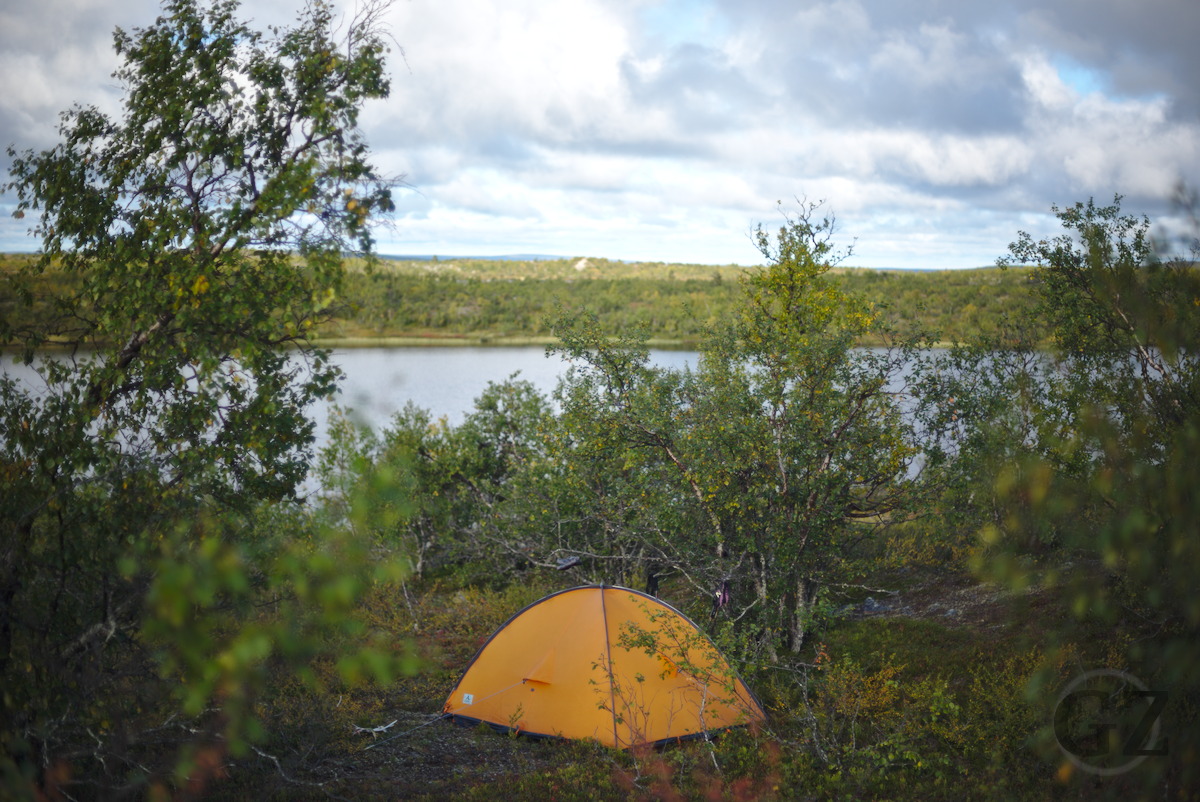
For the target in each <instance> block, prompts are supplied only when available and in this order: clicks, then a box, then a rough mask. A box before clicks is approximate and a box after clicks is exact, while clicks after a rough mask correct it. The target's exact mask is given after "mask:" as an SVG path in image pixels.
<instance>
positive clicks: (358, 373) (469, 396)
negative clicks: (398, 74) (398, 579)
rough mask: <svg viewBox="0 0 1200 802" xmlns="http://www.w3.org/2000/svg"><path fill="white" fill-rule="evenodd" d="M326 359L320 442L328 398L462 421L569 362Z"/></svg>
mask: <svg viewBox="0 0 1200 802" xmlns="http://www.w3.org/2000/svg"><path fill="white" fill-rule="evenodd" d="M650 358H651V362H652V363H653V364H656V365H661V366H664V367H682V366H683V365H685V364H690V365H695V364H696V360H697V354H696V352H695V351H664V350H654V351H651V353H650ZM0 360H2V361H3V367H0V371H2V372H4V373H8V374H11V375H15V376H17V377H18V378H19V379H21V380H23V381H25V382H27V383H29V384H30V385H31V386H33V387H35V388H36V387H38V386H40V385H41V380H40V379H39V378H38V375H37V373H36V372H35V371H34V370H32V369H31V368H28V367H25V366H24V365H20V364H15V363H14V362H13V359H12V355H10V354H3V355H0ZM333 361H334V363H336V364H337V365H339V366H340V367H341V368H342V371H343V372H344V373H345V378H344V379H342V382H341V385H340V387H341V391H340V392H339V393H338V396H337V397H336V398H335V399H334V400H333V401H332V402H330V403H327V404H322V405H320V406H319V407H317V408H316V409H314V410H313V414H314V417H315V420H316V422H317V441H318V444H322V443H324V441H325V432H326V429H327V425H326V424H327V421H328V417H329V409H330V406H331V405H332V404H336V405H338V406H340V407H344V408H347V409H350V410H351V412H352V415H353V416H354V418H355V419H356V420H357V421H359V422H361V423H363V424H366V425H367V426H370V427H371V428H373V429H375V430H376V431H378V430H379V429H381V428H383V427H384V426H385V425H386V424H387V423H388V422H389V421H390V420H391V418H392V416H393V415H395V414H396V413H397V412H399V411H400V410H402V409H404V406H405V404H407V403H408V402H409V401H411V402H413V403H414V404H416V405H417V406H418V407H421V408H423V409H426V410H429V412H430V413H432V415H433V416H434V417H435V418H441V417H445V418H446V419H447V420H448V421H449V422H450V423H452V424H458V423H461V422H462V420H463V418H465V417H466V415H467V413H469V412H470V411H471V410H472V409H473V408H474V404H475V399H476V398H478V397H479V395H480V394H481V393H482V392H483V391H484V389H485V388H486V387H487V385H488V383H489V382H501V381H504V380H505V379H507V378H508V377H509V376H512V375H513V374H514V373H515V374H517V378H518V379H523V380H525V381H528V382H530V383H532V384H533V386H534V387H536V388H537V389H538V390H539V391H541V392H542V393H544V394H546V395H549V394H550V392H551V391H552V390H553V389H554V387H555V385H557V383H558V379H559V377H560V376H562V375H563V374H564V373H565V372H566V370H567V367H568V363H567V362H566V361H565V360H564V359H562V358H561V357H559V356H550V357H547V356H546V350H545V349H544V348H541V347H501V346H477V347H472V346H457V345H456V346H421V347H418V348H347V349H342V350H335V351H334V352H333Z"/></svg>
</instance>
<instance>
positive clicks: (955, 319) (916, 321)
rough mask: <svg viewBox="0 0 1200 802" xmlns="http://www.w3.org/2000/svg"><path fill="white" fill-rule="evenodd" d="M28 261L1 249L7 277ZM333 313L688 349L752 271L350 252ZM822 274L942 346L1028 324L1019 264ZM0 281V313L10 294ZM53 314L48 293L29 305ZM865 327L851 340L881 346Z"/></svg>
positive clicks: (448, 329) (381, 332)
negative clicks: (590, 328)
mask: <svg viewBox="0 0 1200 802" xmlns="http://www.w3.org/2000/svg"><path fill="white" fill-rule="evenodd" d="M31 258H32V257H30V256H26V255H17V254H7V255H3V256H0V272H5V273H11V272H13V271H14V270H16V269H17V268H18V267H19V266H20V265H22V264H25V263H27V262H28V261H29V260H30V259H31ZM347 266H348V270H347V272H346V275H345V279H344V286H343V287H342V290H341V293H340V294H339V296H338V297H337V298H336V299H334V301H333V312H334V314H333V317H332V318H331V319H330V320H328V321H326V322H325V323H323V324H322V325H321V328H320V330H319V336H320V338H321V340H322V341H325V342H327V343H328V344H331V345H332V344H336V342H335V341H342V342H343V343H351V342H353V343H360V342H361V343H364V344H367V343H388V342H392V343H395V344H403V345H417V344H420V343H421V342H424V341H438V342H444V341H445V340H447V339H449V340H465V341H469V342H471V343H473V344H474V343H479V342H488V343H498V344H503V343H510V344H521V343H529V344H545V343H549V342H550V341H552V340H553V338H554V333H553V332H552V331H551V325H550V321H551V320H553V319H554V317H555V316H556V315H557V314H558V313H559V312H560V311H561V310H563V309H566V310H568V311H570V310H577V309H587V310H588V311H589V312H590V313H592V314H595V315H596V316H597V318H598V322H599V325H600V327H601V328H602V329H604V330H606V331H609V332H613V333H616V332H620V331H627V330H629V329H630V328H633V327H643V326H644V327H645V329H646V331H647V332H648V334H649V336H650V338H651V340H652V341H653V342H654V343H655V344H656V345H675V346H684V347H690V346H694V345H695V344H697V343H698V342H699V341H700V340H701V339H702V338H703V336H704V333H705V331H706V330H708V329H711V328H712V327H713V326H714V325H717V324H719V323H720V322H722V321H725V320H728V319H729V317H730V316H731V315H733V314H735V313H736V306H737V304H738V301H739V295H738V283H739V281H738V280H739V278H740V277H741V276H742V275H743V274H745V273H748V272H754V271H758V270H762V269H763V268H761V267H739V266H736V265H720V266H714V265H693V264H671V263H661V262H653V263H647V262H619V261H611V260H607V259H596V258H591V257H584V258H571V259H539V260H529V261H518V260H502V259H490V260H488V259H453V260H446V261H438V260H428V261H416V260H400V259H390V258H386V257H384V258H380V259H378V260H377V261H375V262H374V263H373V264H371V265H369V266H368V265H367V264H366V263H364V262H362V261H361V260H350V261H349V263H348V265H347ZM828 275H829V278H830V280H831V281H832V282H833V283H834V284H835V285H836V286H838V287H839V289H841V290H843V291H844V292H847V293H849V294H852V295H856V296H859V297H861V298H862V299H863V300H865V301H866V302H867V303H869V304H872V305H874V306H875V307H876V308H877V309H878V310H879V312H880V313H881V315H882V316H883V318H884V319H886V320H887V321H888V322H890V323H891V325H892V327H893V328H895V329H897V330H902V331H903V330H909V331H915V330H919V331H922V332H931V333H932V334H933V336H934V337H935V338H936V340H937V341H939V342H942V343H952V342H965V341H966V340H968V339H971V338H974V337H978V336H980V335H984V336H995V335H997V334H998V333H999V332H1000V330H1001V328H1002V327H1003V326H1004V325H1005V321H1009V320H1018V319H1021V320H1029V319H1031V318H1032V308H1033V303H1034V297H1035V289H1036V281H1037V278H1036V274H1035V273H1034V271H1032V270H1030V269H1029V268H1025V267H1008V268H1000V267H987V268H972V269H963V270H874V269H870V268H859V267H838V268H834V269H832V270H831V271H830V272H829V274H828ZM39 280H40V281H41V282H44V285H43V289H44V292H43V293H41V294H40V297H41V298H43V299H49V298H52V297H55V296H59V295H66V294H68V293H69V290H70V288H71V282H72V279H71V278H70V275H69V274H67V273H65V272H58V271H49V272H46V273H44V274H42V275H41V276H40V277H39ZM4 286H6V285H3V284H0V312H3V313H4V314H11V313H15V312H16V303H15V301H16V299H14V298H12V297H5V296H4V295H3V289H2V288H3V287H4ZM34 308H35V309H40V314H41V315H42V316H49V315H52V314H53V308H52V305H51V304H50V303H49V301H48V300H45V301H44V302H43V303H42V304H40V305H38V306H35V307H34ZM881 342H882V341H881V340H880V338H879V336H878V335H877V334H876V333H874V332H867V333H865V334H864V335H863V337H862V342H860V345H879V344H881Z"/></svg>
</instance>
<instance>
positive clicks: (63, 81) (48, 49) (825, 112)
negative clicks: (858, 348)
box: [0, 0, 1200, 266]
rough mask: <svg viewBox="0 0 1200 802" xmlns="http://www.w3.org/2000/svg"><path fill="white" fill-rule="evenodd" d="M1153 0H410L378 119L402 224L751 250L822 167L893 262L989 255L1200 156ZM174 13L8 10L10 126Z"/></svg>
mask: <svg viewBox="0 0 1200 802" xmlns="http://www.w3.org/2000/svg"><path fill="white" fill-rule="evenodd" d="M299 1H300V0H247V6H246V11H247V13H248V15H249V16H252V17H257V18H258V19H259V20H260V21H263V22H265V21H268V20H270V21H278V20H280V19H285V18H287V17H289V16H290V13H289V12H288V9H289V8H290V7H291V6H293V5H295V4H298V3H299ZM342 2H343V4H344V5H345V6H346V7H347V8H348V7H350V5H351V0H342ZM1147 2H1148V3H1150V5H1149V6H1146V9H1148V11H1146V10H1144V9H1143V10H1142V11H1136V13H1135V11H1134V10H1130V9H1133V8H1134V6H1131V5H1130V4H1128V3H1125V2H1124V0H1095V2H1091V0H1088V2H1086V3H1085V2H1084V0H1068V2H1064V3H1062V4H1057V5H1050V6H1047V5H1046V4H1044V3H1042V2H1040V0H989V2H982V0H966V2H958V3H949V2H935V3H929V2H917V0H813V1H812V2H805V3H802V4H797V3H794V2H793V1H792V0H736V2H735V0H558V1H556V2H552V3H548V2H544V0H508V1H507V2H504V3H494V2H487V1H486V0H436V2H434V0H400V1H399V2H397V3H396V4H395V5H394V6H393V8H392V9H391V11H390V12H389V17H388V19H389V22H390V24H391V27H392V30H393V33H394V35H395V37H396V39H397V41H398V42H399V44H400V45H401V46H402V47H403V48H404V52H405V56H406V59H405V60H401V59H400V57H399V54H394V58H393V82H392V86H393V91H392V97H391V98H390V99H389V100H388V101H387V102H386V103H379V104H374V105H372V106H371V107H370V108H369V109H368V110H367V113H366V114H365V115H364V116H363V127H364V129H365V131H366V133H367V134H368V137H369V139H370V141H371V142H372V144H373V147H374V151H375V153H376V155H377V161H378V163H379V164H380V166H381V167H382V168H383V169H384V170H385V171H386V172H389V173H392V174H404V175H406V176H407V178H408V180H409V182H410V183H411V184H412V185H413V188H414V191H410V192H405V193H400V195H399V197H400V204H399V205H400V212H401V214H400V215H399V216H398V219H397V221H396V227H395V232H394V233H393V234H387V232H381V236H382V237H386V238H387V239H385V240H384V241H383V242H382V244H381V247H382V248H383V249H384V250H387V251H390V252H414V251H426V252H429V251H432V252H437V253H469V252H473V253H500V252H504V251H506V250H516V251H521V252H531V251H532V252H542V253H570V254H589V255H596V256H611V257H617V258H656V259H662V260H671V259H679V260H685V261H713V262H725V261H731V260H737V261H742V262H749V261H754V260H755V259H756V258H757V254H756V253H755V252H754V250H753V248H752V247H751V246H750V244H749V241H748V240H747V238H746V236H745V235H746V232H747V230H748V229H749V228H750V227H751V226H752V225H753V224H754V223H755V222H757V221H759V220H763V221H766V222H768V223H770V222H771V220H772V218H773V216H774V214H775V211H774V204H775V201H776V200H783V201H785V203H786V202H788V201H790V200H791V199H792V198H793V197H794V196H796V195H804V196H807V197H809V198H813V199H815V198H825V199H827V200H828V201H829V203H830V206H831V207H832V208H833V209H834V210H835V211H837V212H838V213H839V214H840V215H841V219H842V224H843V227H844V232H845V234H846V236H847V237H852V236H855V235H857V236H858V237H859V245H858V249H857V250H858V253H859V254H860V257H861V258H862V259H863V260H864V261H865V262H866V263H868V264H872V263H873V264H880V265H913V266H954V265H960V266H961V265H975V264H985V263H990V262H991V261H992V260H993V259H994V258H995V256H997V255H999V254H1000V253H1002V252H1003V250H1004V248H1005V247H1006V246H1007V243H1008V242H1009V240H1011V239H1012V237H1013V236H1014V235H1015V232H1016V230H1017V229H1019V228H1030V229H1032V228H1034V227H1035V226H1034V223H1038V222H1046V212H1047V210H1048V209H1049V206H1050V205H1051V204H1052V203H1058V204H1065V203H1070V202H1073V201H1074V200H1078V199H1082V198H1085V197H1086V196H1087V195H1089V194H1092V195H1096V196H1097V197H1106V196H1111V194H1112V193H1113V192H1121V193H1125V194H1127V195H1129V196H1131V197H1130V201H1131V202H1133V203H1135V204H1138V205H1140V206H1142V207H1146V206H1153V205H1154V204H1155V203H1157V202H1158V201H1159V200H1160V199H1161V198H1162V197H1163V196H1164V195H1165V193H1166V192H1167V191H1168V189H1169V187H1170V186H1171V184H1173V183H1174V181H1175V180H1176V179H1177V178H1178V177H1180V176H1183V177H1187V178H1190V179H1191V180H1192V181H1193V183H1200V89H1198V88H1197V87H1196V85H1195V84H1194V82H1192V81H1191V80H1190V78H1189V77H1188V76H1191V75H1195V74H1198V73H1200V55H1198V53H1200V51H1198V50H1197V49H1196V48H1195V47H1194V46H1193V44H1194V43H1193V42H1192V39H1193V38H1194V32H1195V30H1197V28H1196V24H1200V12H1198V11H1197V9H1200V4H1196V3H1194V2H1192V0H1147ZM1135 5H1136V4H1135ZM1143 5H1145V4H1143ZM1137 8H1138V9H1141V8H1142V7H1141V6H1137ZM1143 12H1144V13H1143ZM156 13H157V11H156V7H155V5H154V4H153V3H151V2H150V0H131V1H130V2H122V3H118V2H116V0H89V1H88V2H84V0H44V2H42V3H40V4H38V5H34V6H11V4H10V7H6V8H5V9H4V10H2V11H0V74H3V75H5V76H8V78H7V80H8V82H9V83H8V85H7V86H6V88H5V90H4V92H3V93H0V137H3V138H4V139H7V141H12V142H15V143H17V144H18V145H21V146H45V145H46V144H48V143H49V142H50V141H52V136H53V134H54V130H55V127H56V124H57V113H58V112H59V111H61V110H63V109H65V108H67V107H68V106H70V104H71V103H72V102H75V101H82V102H85V103H89V102H99V103H103V104H108V107H110V108H112V107H113V106H114V104H115V95H114V92H113V87H112V80H111V79H110V78H109V77H108V75H109V73H110V72H111V71H112V68H113V67H114V66H115V58H114V57H113V55H112V53H111V48H110V45H111V36H110V35H111V29H112V27H113V26H114V25H122V26H123V27H126V28H129V27H133V26H136V25H145V24H149V23H150V22H152V21H153V18H154V16H155V15H156ZM1147 15H1149V16H1147ZM1155 15H1156V16H1155ZM14 76H15V77H14ZM7 141H0V145H4V144H7ZM9 200H11V199H9ZM1150 210H1151V211H1153V210H1152V209H1150ZM27 223H28V220H27V221H24V223H22V225H21V226H20V228H21V230H24V228H25V227H27ZM14 232H15V226H14V223H13V221H11V220H9V221H6V222H5V223H4V224H2V225H0V237H3V242H2V244H0V247H9V248H11V247H17V246H16V245H14V243H19V242H20V240H19V239H17V238H16V236H15V233H14ZM26 247H27V246H26Z"/></svg>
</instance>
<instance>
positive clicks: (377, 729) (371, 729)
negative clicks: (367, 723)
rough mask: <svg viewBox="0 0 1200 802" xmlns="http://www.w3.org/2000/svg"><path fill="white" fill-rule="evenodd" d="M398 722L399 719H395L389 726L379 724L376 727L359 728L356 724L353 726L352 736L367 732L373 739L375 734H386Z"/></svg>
mask: <svg viewBox="0 0 1200 802" xmlns="http://www.w3.org/2000/svg"><path fill="white" fill-rule="evenodd" d="M399 720H400V719H395V720H394V721H392V723H391V724H380V725H379V726H378V727H360V726H358V725H357V724H356V725H354V734H355V735H358V734H359V733H360V732H369V733H371V737H372V738H374V737H375V735H376V733H380V732H387V731H388V730H390V729H391V728H392V727H394V726H396V722H397V721H399Z"/></svg>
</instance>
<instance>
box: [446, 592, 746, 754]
mask: <svg viewBox="0 0 1200 802" xmlns="http://www.w3.org/2000/svg"><path fill="white" fill-rule="evenodd" d="M444 712H445V714H446V715H447V716H449V717H451V718H452V719H455V720H457V721H459V722H463V723H476V722H486V723H487V724H490V725H491V726H493V727H495V728H496V729H500V730H505V731H514V730H515V731H519V732H522V733H526V734H529V735H535V736H544V737H561V738H594V739H596V740H598V741H600V742H601V743H604V744H607V745H609V746H616V747H621V748H624V747H630V746H638V745H642V744H657V743H663V742H666V741H672V740H677V739H683V738H694V737H697V736H700V735H702V734H704V733H706V732H712V731H714V730H720V729H724V728H726V727H734V726H738V725H743V724H750V723H752V722H761V721H763V720H764V719H765V715H764V713H763V710H762V707H761V706H760V705H759V703H758V701H757V700H756V699H755V698H754V695H753V694H752V693H751V692H750V689H749V688H747V687H746V685H745V683H743V682H742V681H741V680H740V679H738V678H737V677H736V676H735V675H734V674H733V672H732V671H731V669H730V667H729V664H728V663H727V662H726V661H725V659H724V658H723V657H722V656H721V655H720V654H719V653H718V652H717V649H716V647H715V646H714V645H713V643H712V641H710V640H709V639H708V638H707V637H705V636H704V635H703V634H701V633H700V631H699V629H698V628H697V627H696V625H695V624H694V623H693V622H692V621H691V619H689V618H688V617H687V616H685V615H684V614H683V613H681V612H679V611H678V610H676V609H675V608H673V607H671V606H670V605H668V604H665V603H663V602H661V601H659V600H658V599H656V598H654V597H653V596H647V595H646V594H644V593H641V592H639V591H636V590H630V589H628V588H616V587H603V586H587V587H578V588H572V589H570V590H563V591H559V592H558V593H553V594H551V595H549V596H547V597H546V598H544V599H542V600H540V601H536V602H534V603H533V604H531V605H529V606H528V607H526V608H525V609H523V610H521V611H520V612H518V613H517V614H516V615H514V616H513V617H512V618H510V619H509V620H508V621H507V622H506V623H505V624H504V625H503V626H501V627H500V629H498V630H497V631H496V632H495V634H493V635H492V637H491V638H489V639H488V641H487V643H485V644H484V645H483V647H482V648H481V649H480V650H479V652H478V653H477V654H476V655H475V657H474V658H473V659H472V660H471V662H470V663H469V664H468V666H467V669H466V671H465V672H464V673H463V676H462V679H460V680H459V681H458V684H457V685H456V686H455V687H454V690H453V691H451V693H450V698H449V699H447V700H446V705H445V708H444Z"/></svg>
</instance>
